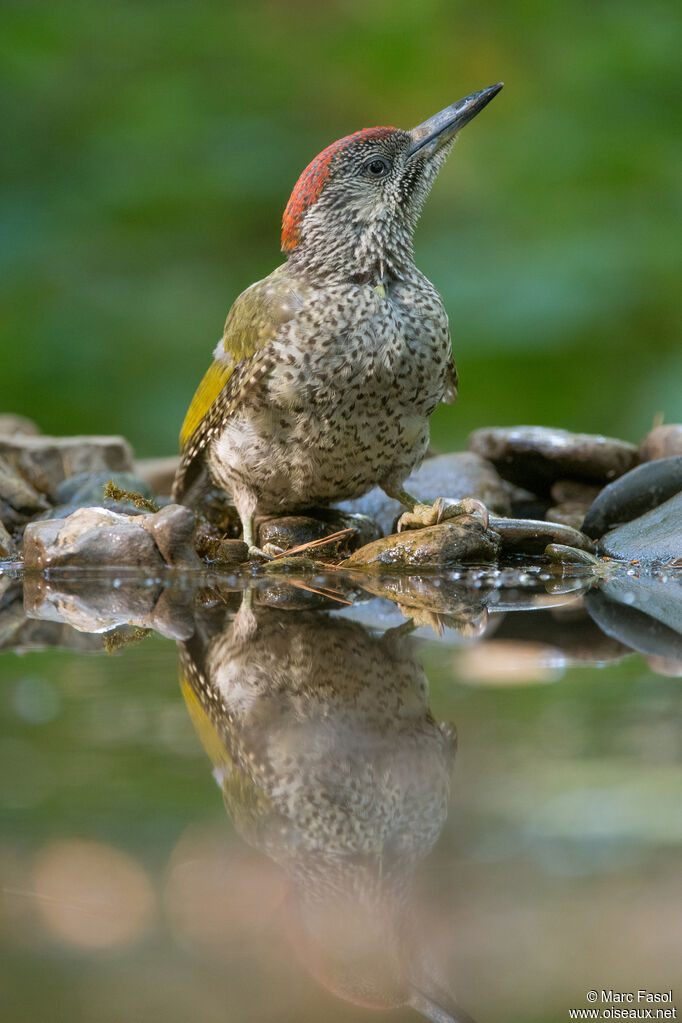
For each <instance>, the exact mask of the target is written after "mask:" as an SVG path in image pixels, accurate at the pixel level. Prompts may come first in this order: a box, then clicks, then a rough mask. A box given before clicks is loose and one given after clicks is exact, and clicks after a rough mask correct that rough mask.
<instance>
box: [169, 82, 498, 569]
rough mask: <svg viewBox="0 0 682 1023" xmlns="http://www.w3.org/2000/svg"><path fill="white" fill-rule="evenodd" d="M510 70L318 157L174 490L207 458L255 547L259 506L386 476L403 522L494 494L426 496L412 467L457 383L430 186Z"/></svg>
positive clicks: (268, 509)
mask: <svg viewBox="0 0 682 1023" xmlns="http://www.w3.org/2000/svg"><path fill="white" fill-rule="evenodd" d="M501 88H502V85H501V84H498V85H492V86H490V87H489V88H487V89H482V90H481V91H480V92H475V93H473V94H472V95H470V96H466V97H465V98H464V99H462V100H459V101H458V102H457V103H453V104H452V105H451V106H449V107H446V109H445V110H442V111H441V112H440V113H438V114H435V116H433V117H431V118H429V120H428V121H424V123H423V124H420V125H418V126H417V127H416V128H413V129H412V130H411V131H401V130H400V129H398V128H365V129H364V130H362V131H358V132H355V133H354V134H353V135H348V136H347V137H346V138H342V139H340V140H339V141H338V142H334V143H332V145H330V146H328V147H327V148H326V149H324V150H323V151H322V152H321V153H320V154H319V156H317V157H316V158H315V159H314V160H313V161H312V163H310V164H309V165H308V167H307V168H306V169H305V170H304V171H303V173H302V175H301V177H300V178H299V179H298V182H297V183H296V186H295V188H294V190H293V192H292V194H291V198H290V199H289V202H288V204H287V207H286V209H285V211H284V218H283V223H282V251H283V253H284V254H285V256H286V262H285V263H283V264H282V265H281V266H279V267H277V269H276V270H274V271H273V272H272V273H271V274H270V275H269V276H268V277H266V278H264V280H262V281H257V282H256V283H255V284H252V285H251V287H249V288H247V289H246V291H244V292H242V294H241V295H240V296H239V297H238V298H237V300H236V301H235V303H234V305H233V306H232V308H231V309H230V312H229V314H228V317H227V321H226V323H225V330H224V332H223V336H222V338H221V340H220V341H219V342H218V346H217V348H216V349H215V352H214V361H213V363H212V365H211V366H210V368H209V369H208V372H207V373H206V375H205V376H204V379H203V380H202V382H201V384H200V385H199V388H198V390H197V392H196V394H195V396H194V398H193V400H192V403H191V405H190V407H189V411H188V412H187V415H186V417H185V421H184V423H183V426H182V431H181V434H180V445H181V449H182V458H181V463H180V467H179V469H178V472H177V475H176V478H175V484H174V488H173V496H174V499H175V500H178V501H181V500H182V499H183V497H184V496H185V495H186V493H187V491H188V489H189V488H190V487H191V485H192V482H193V481H194V480H195V479H196V478H197V476H198V475H199V474H200V471H201V470H202V468H203V467H206V468H207V469H208V472H209V474H210V476H211V477H212V479H213V481H214V482H215V483H216V484H218V485H219V486H221V487H223V488H224V489H225V490H227V491H228V492H229V493H230V494H231V495H232V498H233V500H234V503H235V505H236V508H237V511H238V513H239V516H240V518H241V521H242V525H243V530H244V539H245V541H246V542H247V544H248V545H249V547H250V548H251V549H252V550H254V552H256V551H257V548H254V516H255V515H257V514H258V515H261V514H277V513H283V512H295V511H300V510H303V509H305V508H312V507H315V506H321V505H322V506H324V505H327V504H329V503H331V502H334V501H341V500H346V499H349V498H353V497H359V496H360V495H362V494H363V493H365V492H366V491H368V490H370V489H371V488H372V487H374V486H377V485H379V486H381V487H382V488H383V489H384V491H385V492H386V493H387V494H388V495H389V496H391V497H394V498H397V499H398V500H399V501H400V502H401V503H402V504H403V505H405V507H406V508H408V509H409V511H408V512H407V513H406V514H405V515H403V516H402V518H401V520H400V524H399V525H400V527H404V526H419V525H428V524H431V523H433V522H435V521H438V520H439V519H440V518H441V517H442V516H443V515H444V514H446V515H454V514H460V513H462V512H472V511H474V510H476V509H478V510H481V511H482V512H483V513H484V512H485V509H482V508H481V506H480V505H479V503H478V502H474V501H471V500H468V501H466V500H465V501H463V502H460V503H459V504H458V505H450V506H448V507H447V508H444V507H443V503H442V501H437V502H436V503H435V505H433V506H430V505H420V504H419V503H418V501H417V500H416V499H415V498H413V497H411V496H410V495H409V494H407V493H406V492H405V490H404V488H403V481H404V480H405V479H406V478H407V476H409V474H410V473H411V472H412V470H413V469H415V468H416V467H417V466H418V465H419V464H420V463H421V461H422V460H423V458H424V455H425V453H426V450H427V447H428V442H429V417H430V416H431V413H432V412H433V411H434V409H435V408H436V406H437V405H438V403H439V402H440V401H445V402H448V403H450V402H452V401H454V400H455V397H456V394H457V371H456V369H455V364H454V360H453V357H452V351H451V346H450V331H449V326H448V318H447V315H446V312H445V309H444V307H443V303H442V300H441V298H440V295H439V294H438V292H437V291H436V289H435V288H434V286H433V285H432V284H431V282H430V281H429V280H427V278H426V277H425V276H424V274H422V273H421V272H420V271H419V270H418V269H417V267H416V266H415V263H414V254H413V236H414V230H415V227H416V224H417V221H418V219H419V214H420V212H421V209H422V207H423V205H424V201H425V200H426V197H427V196H428V194H429V191H430V189H431V186H432V185H433V182H434V180H435V178H436V175H437V173H438V171H439V169H440V167H441V166H442V164H443V163H444V161H445V159H446V157H447V155H448V154H449V152H450V150H451V149H452V146H453V143H454V141H455V137H456V135H457V133H458V132H459V131H460V129H461V128H462V127H464V125H465V124H467V123H468V122H469V121H470V120H471V119H472V118H473V117H475V116H476V114H478V113H479V112H480V111H481V110H482V109H483V108H484V107H485V106H486V105H487V104H488V103H489V102H490V100H491V99H492V98H493V96H495V95H496V94H497V93H498V92H499V91H500V89H501Z"/></svg>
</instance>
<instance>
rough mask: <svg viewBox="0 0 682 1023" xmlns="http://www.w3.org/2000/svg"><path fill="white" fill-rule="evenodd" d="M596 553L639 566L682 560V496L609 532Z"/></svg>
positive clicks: (677, 495) (600, 542) (677, 496)
mask: <svg viewBox="0 0 682 1023" xmlns="http://www.w3.org/2000/svg"><path fill="white" fill-rule="evenodd" d="M598 551H599V553H600V554H602V555H604V556H606V557H609V558H617V559H619V560H620V561H638V562H639V563H640V564H642V565H657V564H658V565H666V564H668V563H670V562H672V561H675V560H676V559H678V558H680V557H682V494H676V495H675V497H671V498H670V500H668V501H666V502H665V503H664V504H661V505H659V506H658V508H653V509H652V510H651V511H649V512H647V513H646V515H641V516H640V517H639V518H637V519H633V520H632V522H626V523H625V525H623V526H618V527H617V529H613V530H611V532H610V533H607V534H606V536H604V537H602V539H601V540H600V541H599V544H598Z"/></svg>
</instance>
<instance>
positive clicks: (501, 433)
mask: <svg viewBox="0 0 682 1023" xmlns="http://www.w3.org/2000/svg"><path fill="white" fill-rule="evenodd" d="M468 446H469V450H470V451H474V452H476V453H477V454H479V455H481V456H482V457H483V458H488V459H490V461H491V462H492V463H493V464H494V465H495V467H496V469H497V470H498V472H499V473H500V475H501V476H503V477H504V478H505V479H508V480H510V481H511V482H512V483H516V484H518V485H519V486H522V487H528V488H529V489H530V490H532V491H533V492H534V493H545V492H547V491H548V490H549V489H550V488H551V485H552V483H554V482H555V481H556V480H559V479H563V478H565V477H571V478H575V479H579V480H584V481H592V482H596V483H605V482H607V481H608V480H612V479H615V478H616V477H617V476H622V474H623V473H624V472H627V471H628V470H629V469H632V467H633V466H634V465H636V464H637V462H638V454H637V448H636V447H635V446H634V445H633V444H627V443H626V442H625V441H622V440H616V439H615V438H612V437H602V436H601V435H599V434H587V433H569V432H568V430H559V429H553V428H551V427H546V426H514V427H492V428H489V429H483V430H475V431H474V432H473V433H472V434H471V435H470V436H469V441H468Z"/></svg>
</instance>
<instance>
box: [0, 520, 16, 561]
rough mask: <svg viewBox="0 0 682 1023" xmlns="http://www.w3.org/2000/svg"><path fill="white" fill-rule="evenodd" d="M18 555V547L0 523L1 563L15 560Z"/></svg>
mask: <svg viewBox="0 0 682 1023" xmlns="http://www.w3.org/2000/svg"><path fill="white" fill-rule="evenodd" d="M16 553H17V545H16V544H15V542H14V540H13V539H12V537H11V536H10V535H9V533H8V532H7V530H6V529H5V527H4V526H3V524H2V522H0V561H6V560H8V559H9V558H13V557H14V556H15V554H16Z"/></svg>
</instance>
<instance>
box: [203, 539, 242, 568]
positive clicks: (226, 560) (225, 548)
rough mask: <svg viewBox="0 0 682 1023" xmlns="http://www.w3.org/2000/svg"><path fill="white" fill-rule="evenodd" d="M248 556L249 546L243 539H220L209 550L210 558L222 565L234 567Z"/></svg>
mask: <svg viewBox="0 0 682 1023" xmlns="http://www.w3.org/2000/svg"><path fill="white" fill-rule="evenodd" d="M248 557H249V548H248V546H247V544H245V543H244V541H243V540H220V541H218V543H217V544H216V545H215V546H214V547H213V549H212V552H211V560H212V561H214V562H216V564H218V565H220V566H222V567H228V566H230V567H236V566H237V565H241V564H243V563H244V562H245V561H247V560H248Z"/></svg>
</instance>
